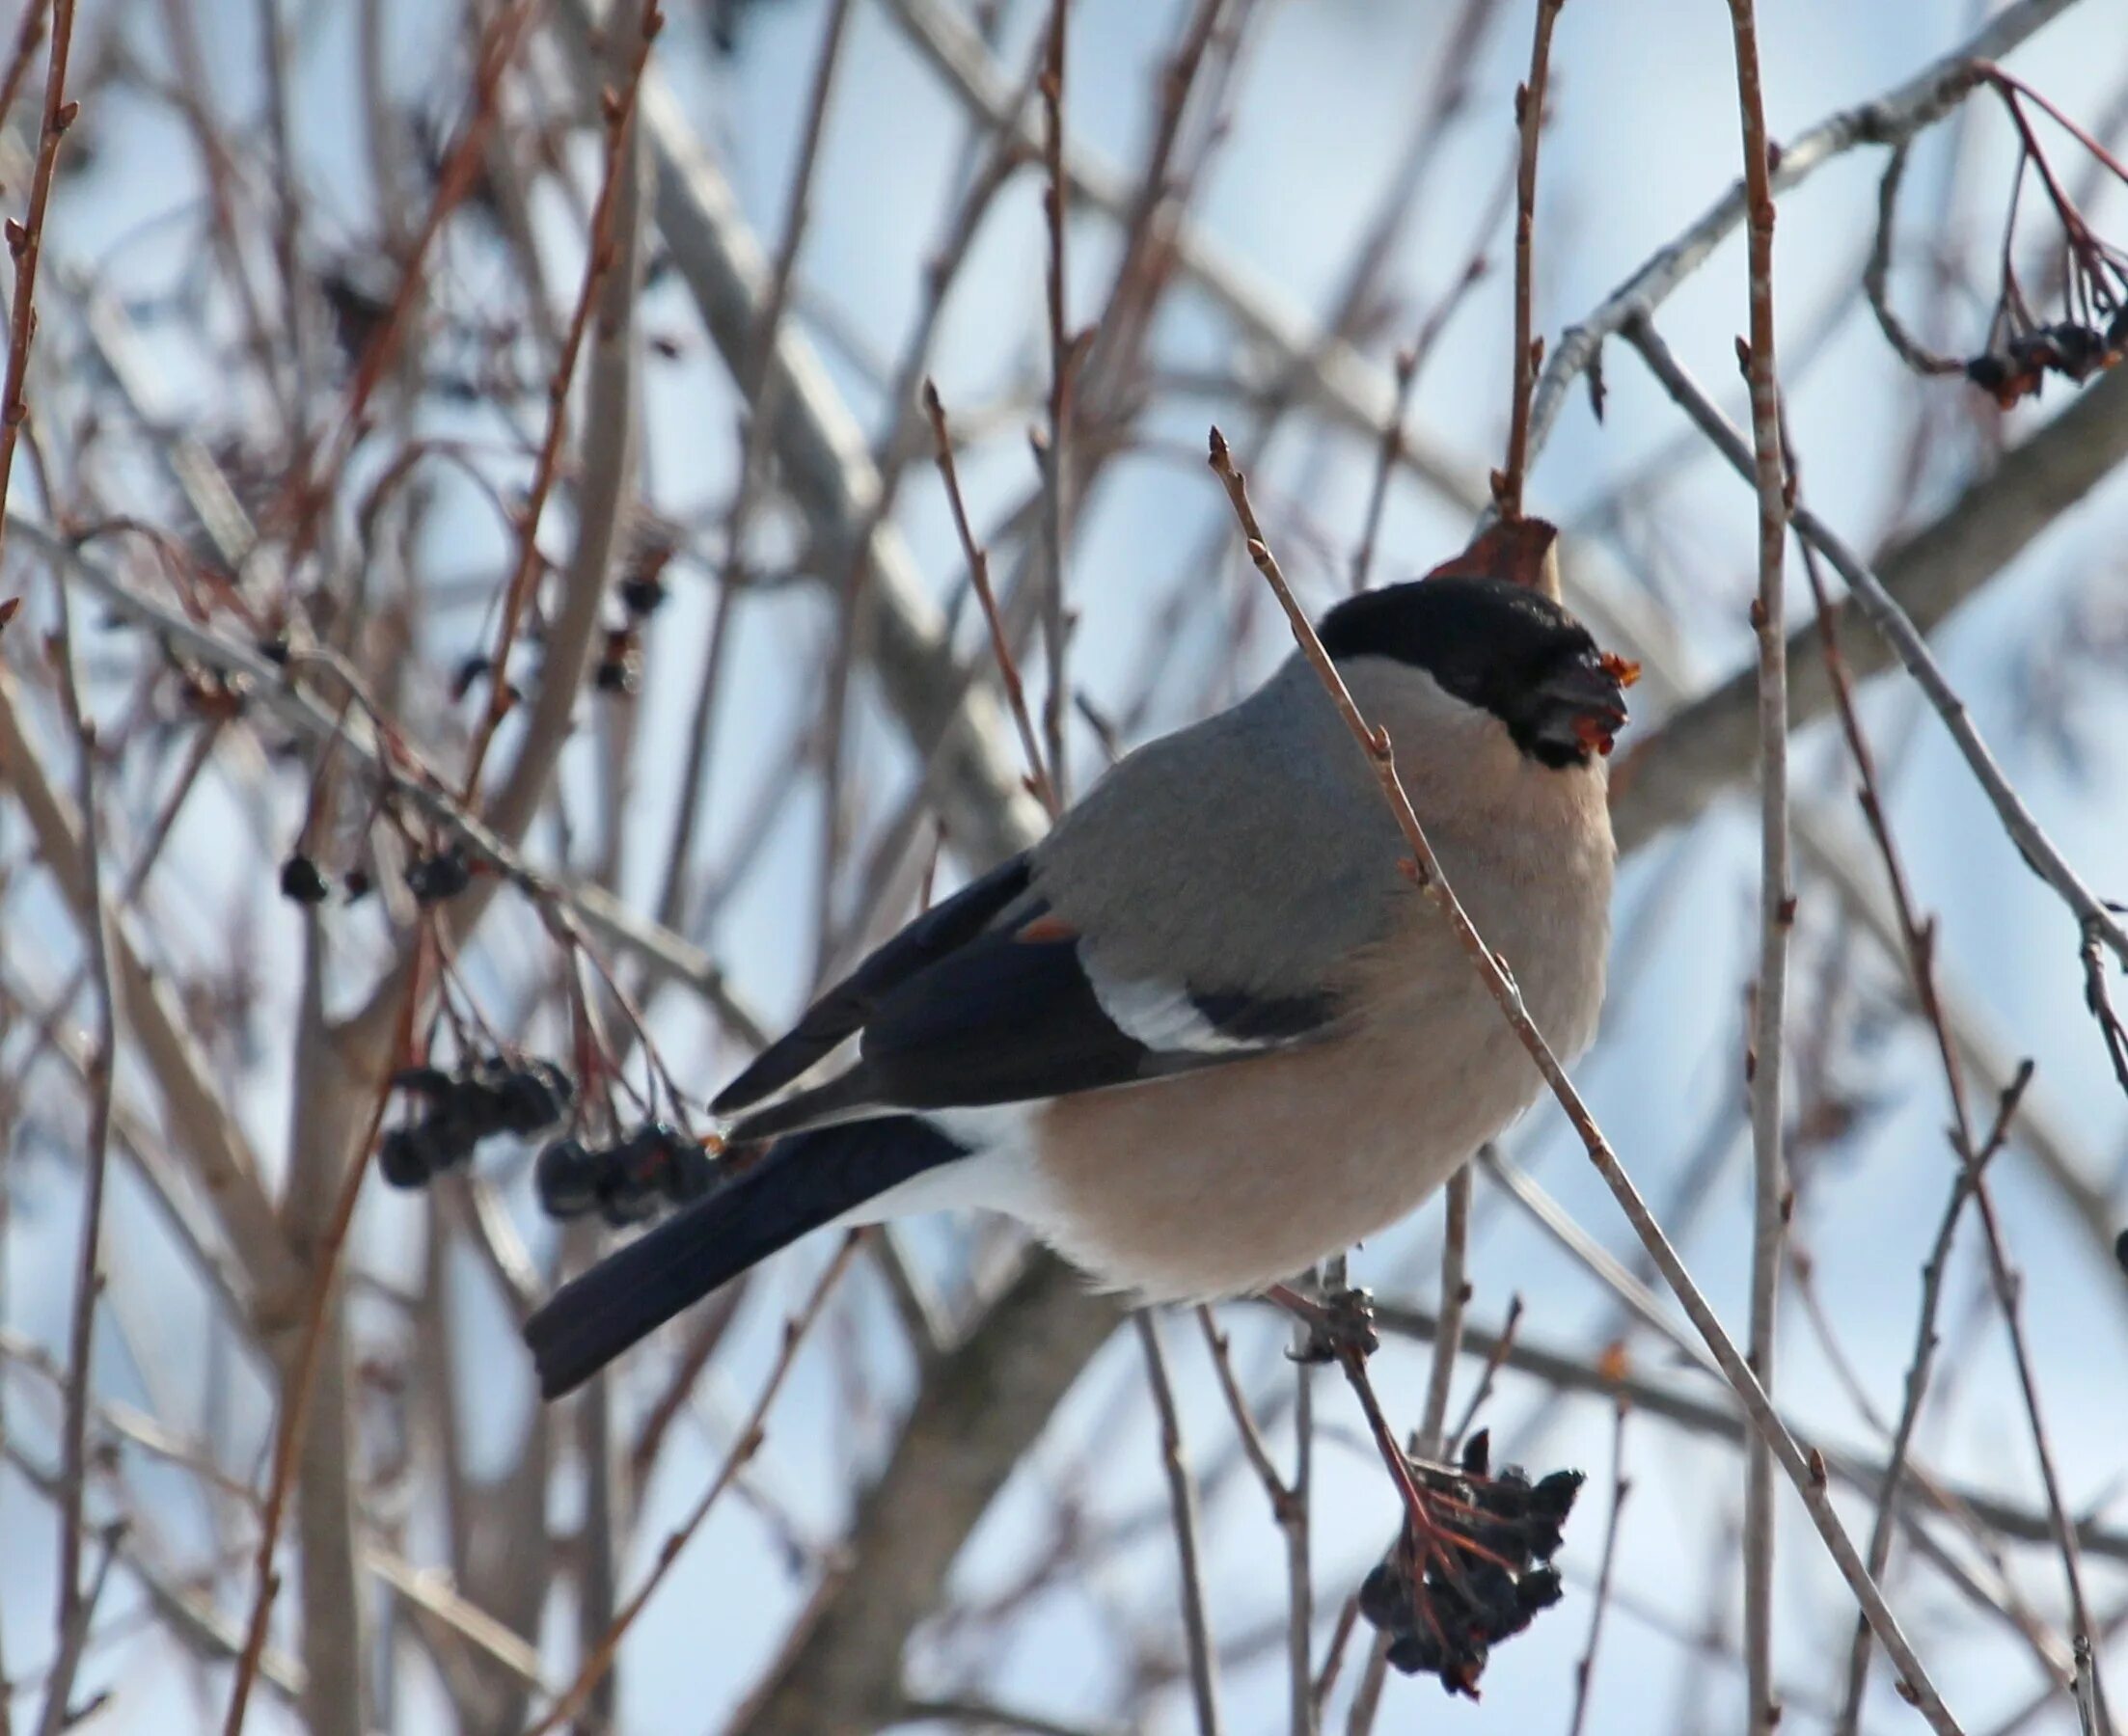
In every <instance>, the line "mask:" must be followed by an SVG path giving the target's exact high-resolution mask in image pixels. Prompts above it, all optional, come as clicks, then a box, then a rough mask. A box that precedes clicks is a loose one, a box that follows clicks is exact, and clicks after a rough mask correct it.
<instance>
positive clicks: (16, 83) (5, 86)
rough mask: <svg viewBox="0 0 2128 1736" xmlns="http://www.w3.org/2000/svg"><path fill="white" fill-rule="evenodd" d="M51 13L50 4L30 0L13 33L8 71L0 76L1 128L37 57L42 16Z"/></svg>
mask: <svg viewBox="0 0 2128 1736" xmlns="http://www.w3.org/2000/svg"><path fill="white" fill-rule="evenodd" d="M50 10H51V0H30V3H29V5H27V6H25V7H24V8H23V9H22V22H21V24H20V25H19V26H18V27H17V29H16V30H15V33H14V53H13V54H12V55H10V56H9V57H8V70H7V73H6V75H5V76H0V126H4V125H6V124H7V119H8V117H9V116H10V115H12V114H14V99H15V97H17V96H18V95H21V94H22V81H23V80H24V79H25V78H27V77H28V76H29V71H30V62H31V61H32V60H33V59H34V58H35V57H36V54H37V45H38V43H40V42H41V41H43V40H44V14H46V13H47V12H49V11H50Z"/></svg>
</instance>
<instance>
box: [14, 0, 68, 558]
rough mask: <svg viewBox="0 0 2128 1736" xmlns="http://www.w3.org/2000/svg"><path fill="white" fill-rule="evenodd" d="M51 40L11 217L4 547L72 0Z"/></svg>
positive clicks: (26, 23) (27, 18)
mask: <svg viewBox="0 0 2128 1736" xmlns="http://www.w3.org/2000/svg"><path fill="white" fill-rule="evenodd" d="M51 9H52V23H51V42H50V45H49V47H48V48H47V50H46V52H45V58H44V116H43V121H42V123H41V125H40V126H39V128H38V134H37V166H36V168H35V169H34V170H32V171H31V174H30V204H29V209H28V210H27V211H26V212H25V213H24V214H23V218H22V221H21V222H20V223H16V222H14V220H13V219H12V218H11V219H9V221H8V225H7V241H8V251H9V252H10V253H11V254H13V255H14V301H13V302H12V303H11V304H10V306H9V310H8V368H7V377H6V380H5V382H4V383H0V552H4V551H5V550H6V548H7V519H6V516H5V515H6V512H7V504H8V484H9V482H10V481H11V480H13V478H14V448H15V443H16V442H17V441H18V440H19V439H20V438H21V434H22V424H23V423H24V422H25V421H27V420H29V415H30V406H29V400H28V398H27V397H26V396H25V395H24V393H23V389H24V387H25V385H26V384H27V383H28V380H29V374H30V339H31V338H32V337H34V336H35V335H36V332H37V267H38V262H39V261H40V260H41V258H43V254H44V213H45V212H46V210H47V209H49V208H50V205H51V202H52V176H53V175H54V173H55V172H56V171H57V169H58V167H59V142H60V140H61V139H63V138H64V137H66V134H67V128H68V126H70V125H72V124H73V120H74V117H75V116H76V115H77V114H79V113H80V112H81V104H80V103H78V102H75V101H72V100H70V99H69V98H68V95H67V57H68V52H69V51H70V50H71V49H72V47H73V40H74V0H51ZM37 13H38V7H37V6H36V5H35V4H33V5H31V6H29V7H28V8H26V9H25V15H24V17H23V21H22V31H21V35H20V38H19V41H18V46H19V48H20V49H21V51H22V54H23V57H24V58H27V51H28V48H29V45H30V42H31V40H32V39H31V30H32V28H33V25H34V22H35V19H36V16H37Z"/></svg>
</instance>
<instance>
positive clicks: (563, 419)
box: [464, 0, 665, 807]
mask: <svg viewBox="0 0 2128 1736" xmlns="http://www.w3.org/2000/svg"><path fill="white" fill-rule="evenodd" d="M664 27H665V16H664V14H662V13H661V12H660V11H659V0H642V17H641V24H640V25H639V27H638V29H637V33H636V41H635V46H634V52H633V53H632V54H631V55H630V57H629V61H628V71H627V76H626V78H625V80H624V81H623V82H622V85H621V87H620V89H619V90H618V91H613V90H608V91H603V92H601V93H600V95H599V114H600V118H601V119H602V120H603V122H605V125H606V165H605V170H604V173H603V175H602V176H601V177H600V180H599V189H598V199H597V202H596V203H594V204H593V205H592V207H591V226H590V235H589V239H588V243H587V251H586V255H585V260H584V281H583V283H582V284H581V285H579V286H578V289H577V299H576V311H575V312H574V313H572V314H571V315H570V317H569V329H568V332H567V334H566V336H564V337H563V339H562V341H561V354H560V357H559V359H558V360H557V361H556V363H555V368H554V377H553V378H552V379H551V380H550V381H549V382H548V385H547V431H546V434H545V436H544V437H543V438H542V439H541V441H540V443H539V458H538V462H537V464H536V465H535V466H534V467H533V470H532V488H531V490H530V492H529V493H528V495H527V497H526V501H525V505H524V509H523V512H522V515H521V518H520V521H519V525H518V541H517V564H516V565H515V567H514V568H512V570H511V572H510V578H509V584H508V587H507V588H506V589H505V592H504V596H503V619H502V622H501V623H500V625H499V626H498V627H497V628H496V633H495V651H494V653H493V655H492V656H491V658H490V660H489V662H490V665H491V666H490V669H489V672H488V703H487V709H486V710H485V711H483V712H482V713H481V714H480V721H479V724H478V727H477V729H476V730H475V732H474V737H473V747H472V751H471V752H470V754H469V755H468V757H467V760H466V775H465V794H464V800H465V802H466V805H467V806H469V807H471V806H473V805H474V802H475V798H476V797H477V795H478V792H479V787H480V767H481V764H482V763H483V762H484V761H485V759H486V758H487V751H488V747H489V745H490V744H491V743H492V742H493V741H494V740H495V731H496V729H497V727H498V726H499V725H500V724H501V723H502V721H503V719H504V717H505V714H506V713H507V712H508V711H509V707H510V690H509V661H510V648H511V646H512V645H513V644H515V643H516V640H517V633H518V629H519V627H520V626H521V625H522V624H523V621H524V617H525V607H526V605H527V603H529V602H530V601H531V598H532V583H533V581H534V579H535V578H536V577H537V575H538V572H539V519H540V515H541V513H542V512H544V511H545V509H546V505H547V497H548V495H549V494H551V493H552V492H553V490H554V482H555V476H556V475H557V473H558V472H559V469H560V463H561V440H562V436H563V434H564V433H565V432H566V431H567V428H568V420H569V418H568V412H569V386H570V382H571V381H572V380H574V378H575V377H576V365H577V358H578V357H579V356H580V355H581V354H582V353H583V350H584V339H585V335H586V334H587V332H588V331H589V330H590V328H591V310H592V309H593V308H594V307H596V306H597V304H598V291H599V285H601V284H602V283H604V282H605V279H606V274H607V273H608V272H609V271H611V270H612V269H613V265H614V199H615V194H616V190H617V189H618V187H619V185H620V178H621V175H622V173H623V167H624V165H625V164H626V163H627V162H628V160H629V158H628V149H627V147H628V129H629V125H630V123H631V122H632V121H633V119H634V117H635V112H636V95H637V93H638V92H639V91H641V88H642V69H643V68H644V67H645V66H647V65H648V64H649V60H650V45H651V44H652V43H653V42H655V41H657V40H658V32H659V31H660V30H662V29H663V28H664Z"/></svg>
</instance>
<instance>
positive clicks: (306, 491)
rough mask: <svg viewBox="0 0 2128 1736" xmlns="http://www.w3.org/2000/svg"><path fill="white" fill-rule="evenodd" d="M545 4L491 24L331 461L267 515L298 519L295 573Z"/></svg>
mask: <svg viewBox="0 0 2128 1736" xmlns="http://www.w3.org/2000/svg"><path fill="white" fill-rule="evenodd" d="M538 5H539V0H515V4H514V5H512V6H510V7H509V8H508V10H506V11H505V12H501V13H498V14H496V15H495V17H494V19H493V20H492V22H491V23H490V24H489V25H488V28H487V31H486V33H485V35H484V36H483V37H482V39H481V43H480V52H479V56H478V58H477V61H476V63H475V70H474V80H473V112H472V114H471V115H470V116H469V117H468V118H467V121H466V125H465V130H464V131H463V132H462V133H461V134H460V135H459V137H458V142H457V144H456V145H454V146H453V147H452V148H451V151H450V155H449V156H448V157H447V158H446V159H445V160H444V165H443V168H442V169H441V170H440V171H439V172H438V174H437V176H436V195H435V198H434V199H433V200H431V201H430V202H429V206H428V214H427V216H426V217H425V218H424V219H423V223H422V227H421V230H420V231H419V232H418V233H417V234H416V235H415V237H414V241H413V245H412V248H411V249H410V251H409V253H408V256H407V259H406V264H405V267H404V269H403V270H402V271H401V272H400V274H399V285H398V289H397V291H396V293H395V294H394V296H393V298H392V305H391V307H390V309H389V310H388V311H387V312H386V313H385V316H384V318H383V319H382V320H381V321H380V322H379V323H378V325H377V328H376V330H375V331H374V333H372V334H371V336H370V339H369V341H368V343H367V344H366V345H365V346H364V348H363V352H362V356H361V359H360V360H359V361H358V362H357V363H356V364H355V371H354V377H353V378H352V379H350V380H349V381H348V383H347V395H346V399H345V401H344V402H343V403H342V404H341V410H340V414H339V416H338V418H337V419H336V420H334V421H333V422H332V424H331V428H332V432H331V433H330V434H328V435H327V437H326V446H325V453H324V457H323V460H322V462H321V463H319V464H318V465H317V467H316V468H315V469H314V470H312V469H310V468H308V467H298V468H297V469H296V470H294V471H292V472H291V473H290V475H289V479H288V482H287V483H286V486H285V487H284V488H283V490H282V494H281V498H280V500H279V501H278V502H276V504H275V506H274V508H273V509H272V511H270V512H268V513H267V514H266V515H265V516H266V517H267V518H268V519H269V520H270V519H272V518H274V517H277V516H279V515H281V514H283V513H286V512H291V511H292V512H293V514H294V519H295V522H294V527H293V529H292V530H291V531H290V533H289V537H288V555H287V570H288V571H289V572H291V573H292V572H293V571H294V570H295V569H296V568H297V567H298V566H300V565H301V564H302V562H303V559H304V557H305V556H308V555H309V553H310V551H311V545H312V542H313V540H314V538H315V537H316V535H317V524H318V519H319V516H320V515H321V514H322V513H323V511H324V509H325V502H326V500H327V499H328V498H329V497H330V496H331V493H332V489H333V483H334V478H336V477H337V476H338V475H340V471H341V466H342V465H344V464H345V463H346V461H347V456H348V454H349V453H350V452H351V451H353V449H354V446H355V442H356V441H357V440H358V439H359V438H360V437H361V433H362V429H363V423H364V413H365V412H366V411H367V410H368V405H369V399H370V397H371V396H372V395H373V394H374V393H375V392H376V389H377V387H378V385H379V384H380V383H381V382H382V380H383V379H384V375H385V372H386V370H387V369H388V368H389V367H390V366H391V365H392V360H393V358H394V357H395V356H396V354H397V353H398V341H399V335H400V333H401V332H402V331H403V329H404V328H405V325H406V322H407V318H408V316H409V314H410V313H411V312H412V311H413V307H414V301H415V298H416V297H417V296H418V295H419V294H420V293H421V288H422V285H423V281H424V274H425V270H426V265H427V259H428V255H429V253H430V251H431V250H432V249H433V248H434V246H435V244H436V239H437V237H438V236H439V235H440V234H442V232H443V227H444V223H445V221H446V220H447V219H448V218H449V217H450V213H451V212H452V211H454V210H456V209H457V207H458V205H459V204H460V203H462V202H463V201H464V199H465V197H466V195H467V194H468V193H470V192H471V191H472V190H473V187H474V184H475V183H476V182H477V180H478V179H479V176H480V174H481V168H482V164H481V155H482V152H483V151H484V149H486V145H487V136H488V132H489V129H490V128H491V127H492V126H493V124H494V122H495V115H496V108H497V103H498V99H499V96H500V94H501V91H502V85H503V74H504V73H505V71H507V70H508V69H509V67H510V64H511V63H512V62H513V61H514V60H515V59H516V56H517V49H518V47H519V46H520V44H522V43H523V42H524V41H525V39H526V38H527V37H529V36H530V35H531V34H532V31H531V25H532V14H533V13H534V12H536V11H537V10H538Z"/></svg>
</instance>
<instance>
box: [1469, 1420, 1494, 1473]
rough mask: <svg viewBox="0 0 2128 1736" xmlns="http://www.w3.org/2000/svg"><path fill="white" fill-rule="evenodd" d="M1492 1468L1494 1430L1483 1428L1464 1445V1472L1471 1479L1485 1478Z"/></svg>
mask: <svg viewBox="0 0 2128 1736" xmlns="http://www.w3.org/2000/svg"><path fill="white" fill-rule="evenodd" d="M1491 1466H1492V1430H1491V1429H1489V1428H1481V1429H1480V1430H1479V1431H1478V1432H1477V1433H1476V1434H1474V1435H1472V1436H1471V1437H1470V1439H1469V1440H1467V1441H1465V1442H1464V1443H1463V1470H1464V1472H1465V1473H1466V1474H1467V1475H1469V1476H1471V1477H1483V1476H1485V1474H1486V1473H1487V1471H1488V1470H1489V1469H1490V1468H1491Z"/></svg>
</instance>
